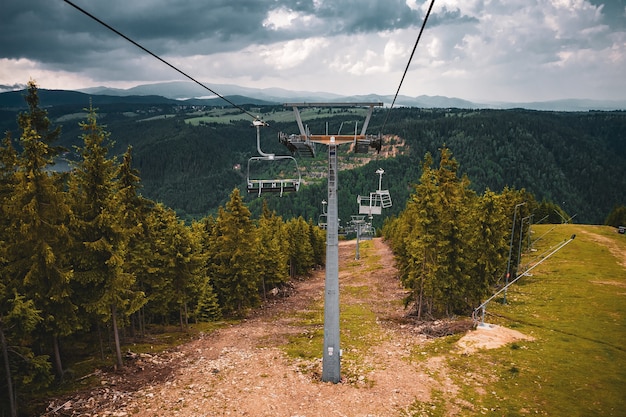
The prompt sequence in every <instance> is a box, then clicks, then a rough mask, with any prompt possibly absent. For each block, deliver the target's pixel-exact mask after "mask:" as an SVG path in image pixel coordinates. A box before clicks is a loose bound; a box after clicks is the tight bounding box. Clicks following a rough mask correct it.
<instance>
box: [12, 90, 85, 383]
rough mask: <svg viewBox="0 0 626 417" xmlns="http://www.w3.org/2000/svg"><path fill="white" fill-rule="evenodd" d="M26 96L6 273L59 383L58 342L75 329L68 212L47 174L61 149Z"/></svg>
mask: <svg viewBox="0 0 626 417" xmlns="http://www.w3.org/2000/svg"><path fill="white" fill-rule="evenodd" d="M28 91H29V93H28V95H27V96H26V101H27V103H28V104H29V111H28V112H26V113H22V114H20V116H19V117H18V124H19V126H20V129H21V131H22V134H21V137H20V145H21V148H22V152H21V153H20V154H19V155H18V157H17V160H16V162H17V171H16V173H15V175H14V176H13V180H15V187H14V192H13V195H12V199H11V201H12V204H11V205H9V206H6V207H7V209H8V210H9V212H10V219H11V220H12V221H13V222H14V224H15V225H16V227H14V228H13V230H15V232H16V235H14V239H13V240H12V242H11V244H10V245H9V247H8V260H9V266H8V270H9V271H10V273H11V274H13V275H14V276H17V277H20V279H21V280H23V284H24V289H23V291H24V293H25V294H26V295H28V296H29V297H30V298H31V299H32V300H33V302H34V303H35V306H36V308H37V309H39V310H40V311H41V316H42V318H43V320H42V322H41V323H40V330H42V332H39V333H40V334H42V335H46V336H47V337H48V340H46V341H44V342H46V343H48V344H49V343H51V344H52V351H53V353H54V356H53V357H54V363H55V370H56V374H57V376H58V377H59V378H61V377H62V376H63V365H62V360H61V352H60V348H59V338H60V337H63V336H67V335H70V334H72V333H73V332H75V331H76V330H78V329H79V328H80V323H79V319H78V316H77V314H76V313H77V307H76V305H75V304H74V303H73V301H72V299H71V287H70V285H71V279H72V268H71V265H70V263H69V257H68V251H67V248H68V247H69V246H70V241H71V237H70V234H69V230H68V224H69V218H70V208H69V206H68V204H67V202H66V194H65V192H64V189H63V180H64V178H63V176H62V175H61V174H59V173H56V172H53V171H50V170H49V169H48V168H49V167H50V166H51V165H52V164H53V163H54V158H55V157H56V156H58V153H59V152H60V149H61V148H58V147H53V146H52V145H51V143H52V142H53V141H54V140H56V139H57V138H58V136H59V133H60V130H59V129H58V128H57V129H54V130H50V122H49V120H48V118H47V113H46V111H45V110H42V109H40V108H39V99H38V94H37V86H36V85H35V83H34V82H32V81H31V82H30V83H29V90H28ZM7 214H9V213H7Z"/></svg>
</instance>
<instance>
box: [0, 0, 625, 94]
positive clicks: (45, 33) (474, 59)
mask: <svg viewBox="0 0 626 417" xmlns="http://www.w3.org/2000/svg"><path fill="white" fill-rule="evenodd" d="M71 1H72V2H74V3H75V4H76V5H77V6H79V7H81V8H84V9H85V10H86V11H88V12H89V13H91V14H93V15H94V16H96V17H97V18H99V19H101V20H102V21H104V22H106V23H107V24H109V25H111V26H112V27H114V28H115V29H117V30H119V31H120V32H122V33H124V34H125V35H127V36H128V37H130V38H131V39H133V40H134V41H136V42H138V43H139V44H141V45H142V46H144V47H145V48H147V49H149V50H150V51H152V52H154V53H155V54H157V55H159V56H161V57H163V58H164V59H167V60H168V62H171V63H172V64H173V65H176V66H179V67H180V68H181V69H184V70H185V71H188V72H189V73H191V74H193V76H194V77H196V78H199V79H203V80H211V81H212V82H226V83H230V82H237V83H244V84H248V85H249V84H254V85H263V86H268V87H269V86H277V87H281V88H297V89H303V88H304V89H321V88H324V89H333V90H336V91H340V90H342V91H348V90H350V91H352V93H351V94H356V93H361V92H362V91H363V90H364V89H367V90H369V89H372V88H376V89H377V90H382V91H391V90H393V89H395V87H396V83H397V80H398V79H399V78H400V76H401V72H402V70H403V69H404V67H405V66H406V63H407V61H406V59H407V58H408V56H409V54H410V51H411V48H412V46H413V43H414V41H415V36H416V35H417V33H418V31H419V28H420V26H421V25H422V22H423V19H424V14H425V12H426V10H427V6H428V5H429V4H430V0H106V1H104V0H95V1H94V0H71ZM0 16H2V24H1V25H0V82H1V83H3V84H7V85H11V84H13V83H16V82H20V83H21V82H25V80H28V78H29V77H35V78H36V79H37V78H39V79H45V80H48V81H49V82H52V83H55V84H56V85H68V84H75V83H79V84H82V85H93V84H95V83H97V84H100V85H102V84H107V83H118V84H124V85H131V84H135V85H136V84H137V83H145V82H157V81H168V80H172V79H176V74H173V72H172V71H171V69H170V68H168V67H167V66H165V65H162V63H159V62H157V61H156V60H154V59H153V58H152V57H150V56H149V55H148V54H146V53H144V52H142V51H141V50H139V49H138V48H136V47H135V46H133V45H131V44H130V43H128V42H127V41H126V40H124V39H122V38H121V37H119V36H118V35H116V34H114V33H113V32H112V31H110V30H108V29H107V28H105V27H104V26H102V25H100V24H98V23H97V22H96V21H94V20H92V19H90V18H89V17H88V16H86V15H85V14H83V13H81V12H80V11H78V10H76V9H75V8H74V7H72V6H71V5H69V4H67V3H66V1H64V0H3V1H2V2H0ZM625 61H626V0H436V1H435V7H434V9H433V13H432V14H431V16H430V18H429V21H428V25H427V30H426V32H425V36H424V38H423V39H422V41H421V44H420V48H419V49H418V51H417V54H416V55H415V58H414V60H413V63H412V64H411V68H410V71H411V74H409V77H408V78H407V83H405V87H403V88H407V89H408V88H412V89H413V90H412V91H414V92H415V93H416V94H417V93H420V94H422V93H427V94H433V93H434V94H447V95H462V96H465V97H469V98H472V97H474V98H475V97H483V96H490V97H498V98H505V97H506V98H508V97H509V96H511V95H515V96H516V97H524V98H531V97H546V98H548V97H568V96H572V95H577V96H580V95H582V96H588V97H596V96H598V97H599V96H603V97H613V98H621V97H623V95H624V93H623V92H624V91H626V90H624V88H626V82H625V81H623V80H624V77H623V75H622V73H623V67H624V62H625ZM62 83H65V84H62Z"/></svg>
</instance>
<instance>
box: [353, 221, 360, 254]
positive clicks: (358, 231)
mask: <svg viewBox="0 0 626 417" xmlns="http://www.w3.org/2000/svg"><path fill="white" fill-rule="evenodd" d="M360 242H361V223H357V224H356V255H355V256H354V259H356V260H357V261H358V260H359V259H360V258H361V254H360V253H359V243H360Z"/></svg>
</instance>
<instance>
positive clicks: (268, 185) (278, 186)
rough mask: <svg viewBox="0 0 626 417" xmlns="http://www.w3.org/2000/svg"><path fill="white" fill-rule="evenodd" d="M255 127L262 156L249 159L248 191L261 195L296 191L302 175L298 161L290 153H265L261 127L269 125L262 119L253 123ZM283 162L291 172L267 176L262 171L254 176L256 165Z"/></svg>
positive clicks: (258, 148) (259, 151) (258, 147)
mask: <svg viewBox="0 0 626 417" xmlns="http://www.w3.org/2000/svg"><path fill="white" fill-rule="evenodd" d="M252 126H253V127H256V131H257V136H256V138H257V139H256V140H257V151H258V153H259V155H260V156H253V157H251V158H250V159H248V170H247V181H246V183H247V189H248V193H257V195H259V196H260V195H261V194H263V193H274V194H276V193H278V194H280V196H281V197H282V195H283V193H285V192H296V191H298V190H299V189H300V183H301V182H302V177H301V175H300V168H299V167H298V162H297V161H296V159H295V158H294V157H292V156H288V155H275V154H269V153H265V152H263V151H262V150H261V133H260V127H261V126H267V124H266V123H265V122H263V121H261V120H255V121H254V122H253V123H252ZM266 163H267V164H277V163H278V164H281V165H284V166H285V167H286V168H287V169H286V170H287V171H289V173H288V174H287V173H285V172H283V173H282V174H281V175H280V176H278V177H271V178H265V177H266V176H267V175H261V174H262V173H261V172H257V173H256V174H257V175H256V178H253V176H252V174H253V173H254V166H255V165H257V166H260V165H265V164H266Z"/></svg>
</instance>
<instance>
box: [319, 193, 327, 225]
mask: <svg viewBox="0 0 626 417" xmlns="http://www.w3.org/2000/svg"><path fill="white" fill-rule="evenodd" d="M326 204H328V203H327V202H326V200H322V214H320V215H319V217H318V219H317V226H318V227H319V228H320V229H323V230H326V229H327V228H328V214H327V213H326Z"/></svg>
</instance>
